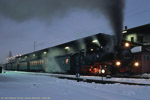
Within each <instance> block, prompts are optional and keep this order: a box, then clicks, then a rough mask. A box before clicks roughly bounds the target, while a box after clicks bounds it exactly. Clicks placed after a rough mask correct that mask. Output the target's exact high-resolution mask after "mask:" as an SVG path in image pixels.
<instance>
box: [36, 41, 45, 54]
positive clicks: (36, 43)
mask: <svg viewBox="0 0 150 100" xmlns="http://www.w3.org/2000/svg"><path fill="white" fill-rule="evenodd" d="M37 43H38V42H35V41H34V52H35V50H36V46H38V45H42V44H43V43H44V42H41V43H38V44H37Z"/></svg>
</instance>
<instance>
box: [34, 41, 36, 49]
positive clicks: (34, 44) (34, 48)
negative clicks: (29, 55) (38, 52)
mask: <svg viewBox="0 0 150 100" xmlns="http://www.w3.org/2000/svg"><path fill="white" fill-rule="evenodd" d="M35 44H36V42H35V41H34V52H35Z"/></svg>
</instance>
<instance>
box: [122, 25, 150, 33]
mask: <svg viewBox="0 0 150 100" xmlns="http://www.w3.org/2000/svg"><path fill="white" fill-rule="evenodd" d="M124 31H127V33H126V34H130V33H150V24H145V25H142V26H137V27H134V28H130V29H127V30H124Z"/></svg>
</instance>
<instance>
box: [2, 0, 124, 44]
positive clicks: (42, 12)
mask: <svg viewBox="0 0 150 100" xmlns="http://www.w3.org/2000/svg"><path fill="white" fill-rule="evenodd" d="M124 1H125V0H0V15H2V16H5V17H7V18H10V19H12V20H15V21H17V22H22V21H26V20H30V19H32V18H37V19H41V20H46V21H47V20H49V21H52V20H53V18H56V17H57V18H62V17H65V15H67V14H68V13H69V12H72V10H73V9H74V8H78V9H85V10H88V11H91V12H95V16H97V15H99V14H104V15H105V16H106V18H107V19H108V20H109V22H110V25H111V27H112V30H113V32H114V34H116V38H117V41H116V43H118V42H120V39H121V30H122V26H123V8H124Z"/></svg>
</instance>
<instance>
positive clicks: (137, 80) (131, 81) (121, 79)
mask: <svg viewBox="0 0 150 100" xmlns="http://www.w3.org/2000/svg"><path fill="white" fill-rule="evenodd" d="M18 73H28V74H33V75H34V74H36V75H54V76H55V75H56V76H63V77H76V76H75V75H65V74H51V73H35V72H21V71H18ZM146 75H147V77H148V75H149V74H146ZM80 78H83V79H94V80H102V77H100V76H83V75H81V76H80ZM149 78H150V75H149ZM103 80H105V81H119V82H130V83H141V84H150V79H136V78H106V77H103Z"/></svg>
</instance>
